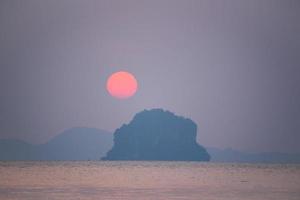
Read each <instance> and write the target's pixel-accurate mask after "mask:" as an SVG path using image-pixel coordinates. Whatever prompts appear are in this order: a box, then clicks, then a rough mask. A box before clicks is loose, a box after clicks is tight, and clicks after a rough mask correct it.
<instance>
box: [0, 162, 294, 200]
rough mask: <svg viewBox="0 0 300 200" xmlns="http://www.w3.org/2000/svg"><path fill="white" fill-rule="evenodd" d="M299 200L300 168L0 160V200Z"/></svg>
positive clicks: (274, 165) (195, 163)
mask: <svg viewBox="0 0 300 200" xmlns="http://www.w3.org/2000/svg"><path fill="white" fill-rule="evenodd" d="M16 199H18V200H19V199H20V200H27V199H28V200H44V199H45V200H111V199H122V200H129V199H130V200H140V199H141V200H150V199H151V200H168V199H193V200H194V199H195V200H269V199H270V200H300V165H297V164H295V165H294V164H237V163H209V162H208V163H206V162H156V161H153V162H152V161H149V162H144V161H129V162H125V161H124V162H119V161H91V162H90V161H88V162H87V161H70V162H62V161H51V162H48V161H39V162H36V161H32V162H21V161H7V162H0V200H16Z"/></svg>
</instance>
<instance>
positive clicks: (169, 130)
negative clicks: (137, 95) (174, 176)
mask: <svg viewBox="0 0 300 200" xmlns="http://www.w3.org/2000/svg"><path fill="white" fill-rule="evenodd" d="M196 135H197V125H196V124H195V123H194V122H193V121H192V120H190V119H187V118H184V117H180V116H176V115H175V114H173V113H171V112H169V111H164V110H162V109H152V110H144V111H142V112H140V113H137V114H136V115H135V116H134V118H133V119H132V121H131V122H130V123H129V124H125V125H123V126H122V127H121V128H119V129H117V130H116V131H115V133H114V146H113V148H112V149H111V150H110V151H109V152H108V153H107V155H106V156H105V157H104V158H103V160H170V161H209V159H210V156H209V154H208V153H207V152H206V150H205V148H203V147H202V146H200V145H199V144H198V143H197V142H196Z"/></svg>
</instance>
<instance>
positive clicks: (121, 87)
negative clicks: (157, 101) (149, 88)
mask: <svg viewBox="0 0 300 200" xmlns="http://www.w3.org/2000/svg"><path fill="white" fill-rule="evenodd" d="M137 87H138V84H137V81H136V79H135V78H134V76H133V75H132V74H131V73H129V72H125V71H119V72H116V73H113V74H112V75H111V76H110V77H109V78H108V80H107V83H106V89H107V91H108V92H109V94H110V95H111V96H113V97H116V98H119V99H126V98H129V97H131V96H132V95H134V94H135V92H136V91H137Z"/></svg>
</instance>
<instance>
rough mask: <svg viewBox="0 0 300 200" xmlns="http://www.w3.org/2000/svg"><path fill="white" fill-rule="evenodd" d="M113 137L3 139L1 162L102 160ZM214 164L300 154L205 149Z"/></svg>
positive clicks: (286, 159)
mask: <svg viewBox="0 0 300 200" xmlns="http://www.w3.org/2000/svg"><path fill="white" fill-rule="evenodd" d="M112 144H113V134H111V133H109V132H107V131H103V130H99V129H94V128H72V129H68V130H66V131H64V132H63V133H61V134H59V135H57V136H56V137H54V138H53V139H52V140H50V141H49V142H47V143H45V144H41V145H33V144H29V143H26V142H24V141H21V140H11V139H0V160H100V158H101V157H104V156H105V154H106V152H108V151H109V150H110V149H111V148H112ZM205 149H206V150H207V152H208V153H209V155H210V159H211V160H210V161H211V162H237V163H300V154H288V153H274V152H273V153H272V152H269V153H255V154H253V153H247V152H241V151H237V150H233V149H230V148H228V149H220V148H213V147H205Z"/></svg>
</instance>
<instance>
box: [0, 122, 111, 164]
mask: <svg viewBox="0 0 300 200" xmlns="http://www.w3.org/2000/svg"><path fill="white" fill-rule="evenodd" d="M112 136H113V135H112V134H111V133H109V132H107V131H103V130H99V129H94V128H72V129H69V130H66V131H64V132H63V133H61V134H59V135H58V136H56V137H54V138H53V139H52V140H50V141H49V142H47V143H45V144H41V145H33V144H28V143H26V142H23V141H20V140H9V139H2V140H0V160H99V159H100V158H101V157H103V156H104V155H105V153H106V152H107V150H108V149H110V148H111V146H112Z"/></svg>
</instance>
